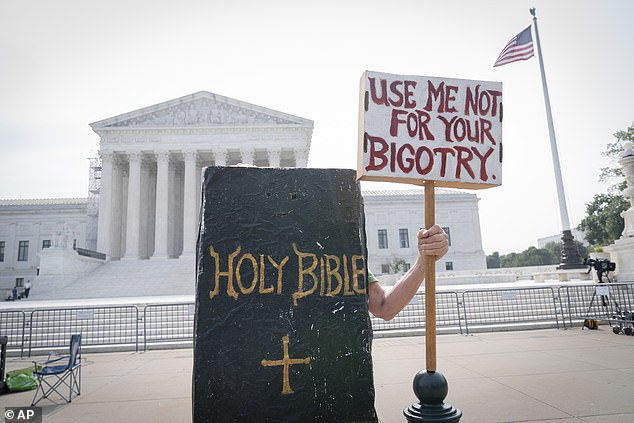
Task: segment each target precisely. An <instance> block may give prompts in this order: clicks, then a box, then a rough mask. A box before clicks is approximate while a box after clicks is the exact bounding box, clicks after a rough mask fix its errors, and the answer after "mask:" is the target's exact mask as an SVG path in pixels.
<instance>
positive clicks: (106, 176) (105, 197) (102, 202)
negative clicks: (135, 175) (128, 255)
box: [97, 151, 114, 258]
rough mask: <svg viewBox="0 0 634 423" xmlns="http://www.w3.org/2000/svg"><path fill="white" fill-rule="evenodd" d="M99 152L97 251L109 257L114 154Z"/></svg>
mask: <svg viewBox="0 0 634 423" xmlns="http://www.w3.org/2000/svg"><path fill="white" fill-rule="evenodd" d="M100 154H101V185H100V187H99V218H98V221H97V251H99V252H102V253H104V254H106V255H107V256H108V258H110V255H111V254H112V251H111V248H110V242H111V239H112V236H111V232H112V231H113V229H114V228H113V225H112V209H111V207H112V183H113V178H112V170H113V165H114V164H113V159H114V154H113V153H112V152H110V151H102V152H100Z"/></svg>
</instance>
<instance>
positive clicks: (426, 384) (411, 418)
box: [403, 370, 462, 423]
mask: <svg viewBox="0 0 634 423" xmlns="http://www.w3.org/2000/svg"><path fill="white" fill-rule="evenodd" d="M448 390H449V388H448V385H447V379H445V377H444V376H443V375H442V373H440V372H429V371H422V370H421V371H420V372H418V373H417V374H416V376H415V377H414V393H415V394H416V397H417V398H418V400H419V402H418V404H412V405H411V406H409V408H407V409H406V410H404V411H403V414H404V415H405V418H406V419H407V421H408V422H410V423H413V422H416V423H419V422H420V423H426V422H443V423H457V422H459V421H460V418H461V417H462V411H460V410H458V409H457V408H455V407H454V406H452V405H451V404H447V403H445V402H444V400H445V397H446V396H447V392H448Z"/></svg>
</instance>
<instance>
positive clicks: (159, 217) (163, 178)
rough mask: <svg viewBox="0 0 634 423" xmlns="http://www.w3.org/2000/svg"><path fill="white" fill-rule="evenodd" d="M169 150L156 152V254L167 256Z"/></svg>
mask: <svg viewBox="0 0 634 423" xmlns="http://www.w3.org/2000/svg"><path fill="white" fill-rule="evenodd" d="M169 157H170V156H169V152H167V151H161V152H159V153H157V154H156V224H155V229H154V255H152V258H167V247H168V246H167V239H168V238H167V231H168V227H169V223H168V222H169V221H168V219H169V213H168V211H169Z"/></svg>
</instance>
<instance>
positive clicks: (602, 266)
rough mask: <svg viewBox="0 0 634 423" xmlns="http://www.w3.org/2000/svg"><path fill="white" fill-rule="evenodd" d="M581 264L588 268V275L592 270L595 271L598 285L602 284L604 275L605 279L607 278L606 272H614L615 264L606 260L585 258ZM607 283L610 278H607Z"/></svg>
mask: <svg viewBox="0 0 634 423" xmlns="http://www.w3.org/2000/svg"><path fill="white" fill-rule="evenodd" d="M583 264H585V265H586V266H590V268H589V269H588V273H590V272H591V271H592V269H593V268H594V270H596V272H597V277H598V278H599V283H603V275H604V274H605V275H606V276H605V277H606V278H608V276H607V274H608V272H614V271H615V270H616V263H614V262H613V261H610V260H608V259H592V258H585V259H583ZM608 282H610V278H608Z"/></svg>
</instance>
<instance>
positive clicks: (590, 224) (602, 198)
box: [578, 193, 630, 245]
mask: <svg viewBox="0 0 634 423" xmlns="http://www.w3.org/2000/svg"><path fill="white" fill-rule="evenodd" d="M629 206H630V204H629V202H628V201H627V200H626V199H625V198H623V196H622V195H621V194H616V193H608V194H597V195H595V196H594V197H593V199H592V201H591V202H590V203H588V204H586V217H584V218H583V220H582V221H581V223H580V224H579V226H578V228H579V229H580V230H582V231H583V232H584V233H585V237H586V240H587V241H588V242H589V243H590V244H591V245H610V244H612V243H613V242H614V240H616V239H619V238H620V237H621V234H622V233H623V228H624V227H625V222H624V221H623V218H622V217H621V213H622V212H624V211H625V210H627V209H628V208H629Z"/></svg>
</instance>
